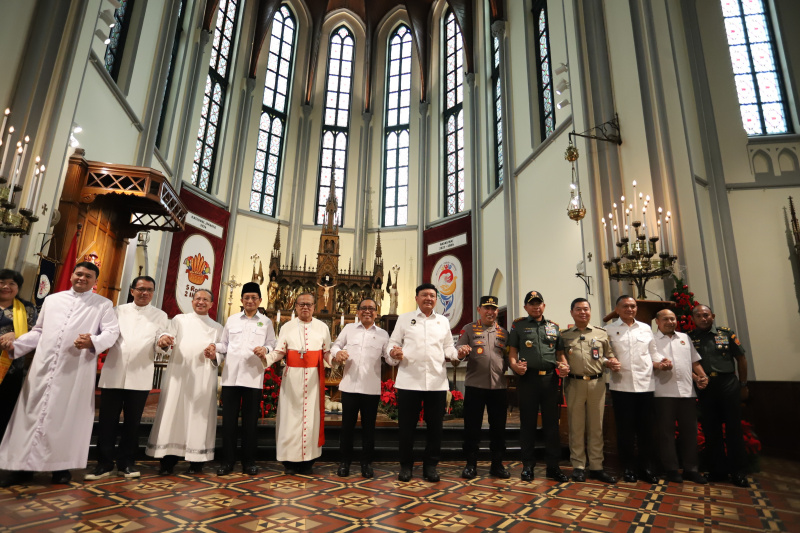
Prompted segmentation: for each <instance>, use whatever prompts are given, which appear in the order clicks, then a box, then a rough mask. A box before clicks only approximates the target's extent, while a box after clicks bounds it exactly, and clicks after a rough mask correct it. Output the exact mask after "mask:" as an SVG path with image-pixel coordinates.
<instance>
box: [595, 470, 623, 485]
mask: <svg viewBox="0 0 800 533" xmlns="http://www.w3.org/2000/svg"><path fill="white" fill-rule="evenodd" d="M589 479H596V480H597V481H602V482H603V483H616V482H617V478H615V477H614V476H612V475H611V474H609V473H608V472H606V471H605V470H589Z"/></svg>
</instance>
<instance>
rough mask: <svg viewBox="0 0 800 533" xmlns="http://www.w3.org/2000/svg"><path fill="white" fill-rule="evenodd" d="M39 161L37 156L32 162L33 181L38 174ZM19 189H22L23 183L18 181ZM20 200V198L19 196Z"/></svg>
mask: <svg viewBox="0 0 800 533" xmlns="http://www.w3.org/2000/svg"><path fill="white" fill-rule="evenodd" d="M23 157H24V156H23ZM40 160H41V158H40V157H39V156H38V155H37V156H36V159H35V160H34V163H33V170H32V171H31V179H33V177H34V176H35V175H36V174H38V173H39V161H40ZM19 187H20V189H21V188H22V187H23V182H22V181H21V180H20V183H19ZM20 198H22V196H20Z"/></svg>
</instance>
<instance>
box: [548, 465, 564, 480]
mask: <svg viewBox="0 0 800 533" xmlns="http://www.w3.org/2000/svg"><path fill="white" fill-rule="evenodd" d="M545 476H546V477H547V479H552V480H553V481H558V482H559V483H564V482H565V481H569V478H568V477H567V476H565V475H564V472H562V471H561V469H560V468H559V467H557V466H555V467H553V468H548V469H547V470H546V471H545Z"/></svg>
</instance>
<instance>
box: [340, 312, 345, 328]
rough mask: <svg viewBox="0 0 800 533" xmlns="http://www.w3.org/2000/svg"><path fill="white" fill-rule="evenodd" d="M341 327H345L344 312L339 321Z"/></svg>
mask: <svg viewBox="0 0 800 533" xmlns="http://www.w3.org/2000/svg"><path fill="white" fill-rule="evenodd" d="M339 325H340V326H342V327H344V311H342V319H341V320H340V321H339Z"/></svg>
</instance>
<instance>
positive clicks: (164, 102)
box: [156, 0, 187, 148]
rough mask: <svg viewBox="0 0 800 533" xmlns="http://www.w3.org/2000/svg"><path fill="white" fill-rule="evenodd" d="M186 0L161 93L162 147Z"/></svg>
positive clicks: (157, 136) (157, 144)
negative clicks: (162, 92) (165, 81)
mask: <svg viewBox="0 0 800 533" xmlns="http://www.w3.org/2000/svg"><path fill="white" fill-rule="evenodd" d="M186 1H187V0H181V3H180V5H179V6H178V27H177V28H175V38H174V39H173V40H172V52H171V53H170V56H169V66H167V83H166V85H165V86H164V94H162V95H161V116H160V117H159V119H158V133H156V146H158V147H159V148H161V136H162V134H163V133H164V122H165V121H166V119H167V107H168V105H167V104H168V103H169V102H168V99H169V95H170V94H172V81H173V77H174V74H175V63H176V61H177V60H178V47H179V46H180V44H181V36H182V35H183V19H184V15H185V14H186Z"/></svg>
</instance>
